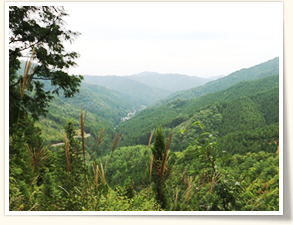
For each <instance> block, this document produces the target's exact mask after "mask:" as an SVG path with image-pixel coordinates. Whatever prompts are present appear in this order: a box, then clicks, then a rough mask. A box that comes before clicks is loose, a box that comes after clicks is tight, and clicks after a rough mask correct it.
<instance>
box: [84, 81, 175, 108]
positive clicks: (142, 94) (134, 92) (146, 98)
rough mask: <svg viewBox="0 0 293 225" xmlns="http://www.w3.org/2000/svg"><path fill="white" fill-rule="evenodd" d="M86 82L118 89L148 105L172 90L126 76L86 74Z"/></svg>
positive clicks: (167, 94)
mask: <svg viewBox="0 0 293 225" xmlns="http://www.w3.org/2000/svg"><path fill="white" fill-rule="evenodd" d="M83 77H84V81H83V82H84V83H89V84H95V85H99V86H103V87H106V88H108V89H111V90H115V91H118V92H120V93H122V94H126V95H128V96H133V97H134V98H136V99H137V100H139V102H140V104H141V105H144V106H148V105H150V104H151V103H153V102H155V101H157V100H159V99H161V98H165V97H167V96H169V95H170V94H171V92H170V91H166V90H163V89H159V88H155V87H152V86H149V85H147V84H144V83H141V82H137V81H135V80H132V79H129V78H128V77H126V76H124V77H123V76H89V75H84V76H83Z"/></svg>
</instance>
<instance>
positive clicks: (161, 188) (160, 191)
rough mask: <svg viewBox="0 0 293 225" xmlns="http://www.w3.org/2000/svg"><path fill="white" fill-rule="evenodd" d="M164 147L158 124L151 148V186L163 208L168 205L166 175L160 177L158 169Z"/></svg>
mask: <svg viewBox="0 0 293 225" xmlns="http://www.w3.org/2000/svg"><path fill="white" fill-rule="evenodd" d="M165 148H166V144H165V136H164V133H163V129H162V126H161V125H160V126H158V128H157V131H156V135H155V141H154V145H153V146H152V148H151V150H152V153H153V156H154V160H153V165H152V167H153V170H152V171H153V172H152V173H153V174H152V182H153V183H152V187H153V191H154V193H155V196H156V200H157V201H158V203H159V204H160V205H161V207H162V208H164V209H166V208H167V206H168V197H167V191H166V187H165V181H166V178H167V176H163V177H161V176H160V169H161V165H162V160H163V156H164V152H165ZM167 175H168V174H167Z"/></svg>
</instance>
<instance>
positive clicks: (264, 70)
mask: <svg viewBox="0 0 293 225" xmlns="http://www.w3.org/2000/svg"><path fill="white" fill-rule="evenodd" d="M276 74H279V57H276V58H274V59H271V60H269V61H267V62H264V63H261V64H258V65H256V66H253V67H250V68H244V69H241V70H238V71H236V72H233V73H231V74H229V75H227V76H225V77H222V78H219V79H217V80H214V81H210V82H208V83H206V84H204V85H202V86H199V87H196V88H192V89H189V90H185V91H180V92H176V93H173V94H171V95H170V96H168V97H167V98H166V99H162V100H161V101H160V102H157V103H156V105H160V104H163V103H166V102H169V101H171V100H173V99H175V98H181V99H192V98H197V97H200V96H202V95H205V94H208V93H214V92H217V91H220V90H223V89H226V88H228V87H231V86H232V85H234V84H236V83H239V82H241V81H246V80H255V79H260V78H262V77H266V76H270V75H276Z"/></svg>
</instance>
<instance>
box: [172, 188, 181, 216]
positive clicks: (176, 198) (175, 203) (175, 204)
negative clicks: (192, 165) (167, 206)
mask: <svg viewBox="0 0 293 225" xmlns="http://www.w3.org/2000/svg"><path fill="white" fill-rule="evenodd" d="M179 191H180V188H178V186H177V187H176V195H175V202H174V209H173V211H175V210H176V208H177V200H178V195H179Z"/></svg>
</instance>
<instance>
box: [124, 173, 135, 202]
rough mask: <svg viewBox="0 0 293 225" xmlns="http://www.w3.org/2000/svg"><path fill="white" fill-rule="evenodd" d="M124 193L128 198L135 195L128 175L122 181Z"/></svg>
mask: <svg viewBox="0 0 293 225" xmlns="http://www.w3.org/2000/svg"><path fill="white" fill-rule="evenodd" d="M124 193H125V195H126V197H127V198H129V199H131V198H133V197H134V195H135V191H134V185H133V182H132V180H131V178H130V177H128V178H127V179H126V180H125V182H124Z"/></svg>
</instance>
